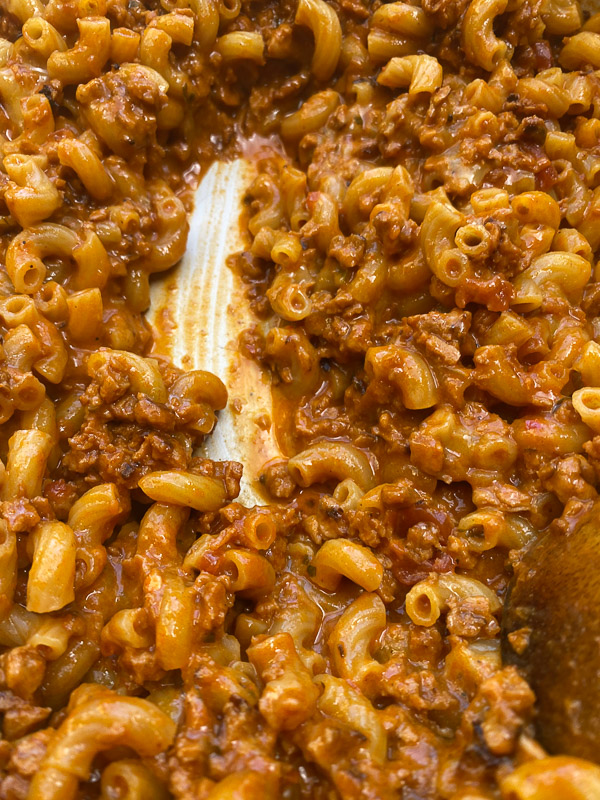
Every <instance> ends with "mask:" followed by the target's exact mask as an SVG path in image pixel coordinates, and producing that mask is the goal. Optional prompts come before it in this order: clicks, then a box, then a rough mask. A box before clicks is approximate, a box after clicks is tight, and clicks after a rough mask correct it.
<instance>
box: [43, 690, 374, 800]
mask: <svg viewBox="0 0 600 800" xmlns="http://www.w3.org/2000/svg"><path fill="white" fill-rule="evenodd" d="M315 682H316V683H320V684H321V686H322V687H323V694H322V695H321V697H320V698H319V701H318V704H317V705H318V707H319V709H320V710H321V711H323V712H324V713H325V714H328V715H329V716H331V717H334V718H336V719H339V720H341V721H342V722H344V723H345V724H346V725H348V727H350V728H352V729H354V730H356V731H358V732H359V733H361V734H362V735H363V736H364V738H365V742H366V744H365V750H366V752H367V753H368V754H369V755H370V756H371V758H372V759H373V760H374V761H376V762H379V763H382V762H383V761H385V759H386V756H387V735H386V732H385V728H384V727H383V723H382V722H381V719H380V718H379V714H378V712H377V711H376V710H375V709H374V708H373V706H372V704H371V703H370V702H369V700H367V698H366V697H363V695H362V694H360V692H357V691H356V689H353V688H352V687H351V686H350V685H349V684H348V683H346V681H344V680H342V679H341V678H334V677H333V675H317V677H316V678H315ZM34 800H35V798H34Z"/></svg>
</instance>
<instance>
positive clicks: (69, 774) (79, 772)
mask: <svg viewBox="0 0 600 800" xmlns="http://www.w3.org/2000/svg"><path fill="white" fill-rule="evenodd" d="M90 695H91V697H90V699H87V700H85V699H84V701H83V702H82V703H81V704H80V705H77V706H76V707H75V708H73V709H72V710H71V711H70V712H69V714H68V716H67V718H66V720H65V721H64V722H63V723H62V725H61V726H60V728H59V729H58V731H57V733H56V736H55V738H54V739H53V740H52V742H51V743H50V746H49V747H48V750H47V752H46V755H45V757H44V759H43V761H42V763H41V766H40V769H39V771H38V772H37V773H36V774H35V775H34V778H33V780H32V782H31V787H30V789H29V798H30V800H74V798H75V796H76V793H77V787H78V784H79V781H80V780H86V779H87V778H88V777H89V774H90V771H91V768H92V762H93V760H94V758H95V756H96V754H97V753H99V752H101V751H103V750H108V749H110V748H113V747H118V746H120V745H126V746H127V747H131V748H132V749H133V750H135V751H136V752H137V753H138V754H139V755H140V756H144V757H149V756H155V755H158V753H162V752H164V751H165V750H166V749H167V748H168V747H169V745H170V744H171V742H172V741H173V739H174V737H175V729H176V726H175V723H174V722H173V721H172V720H171V719H170V718H169V717H168V716H167V715H166V714H164V713H163V712H162V711H160V710H159V709H158V708H157V707H156V706H155V705H153V704H152V703H150V702H149V701H148V700H141V699H139V698H137V697H120V696H119V695H117V694H115V693H114V692H112V691H109V690H107V689H92V691H90Z"/></svg>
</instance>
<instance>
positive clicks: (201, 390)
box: [169, 370, 227, 434]
mask: <svg viewBox="0 0 600 800" xmlns="http://www.w3.org/2000/svg"><path fill="white" fill-rule="evenodd" d="M169 405H170V406H171V407H172V408H173V409H175V411H176V412H177V415H178V416H179V417H180V418H181V419H183V420H185V422H186V424H187V425H189V427H190V428H191V429H192V430H195V431H198V432H199V433H204V434H206V433H210V432H211V431H212V429H213V428H214V426H215V424H216V421H217V418H216V416H215V413H214V409H222V408H225V406H226V405H227V389H226V388H225V385H224V383H223V382H222V381H221V380H219V378H217V376H216V375H213V374H212V373H211V372H205V371H204V370H194V371H192V372H188V373H186V374H185V375H182V376H181V378H178V379H177V380H176V381H175V383H174V384H173V386H171V388H170V389H169Z"/></svg>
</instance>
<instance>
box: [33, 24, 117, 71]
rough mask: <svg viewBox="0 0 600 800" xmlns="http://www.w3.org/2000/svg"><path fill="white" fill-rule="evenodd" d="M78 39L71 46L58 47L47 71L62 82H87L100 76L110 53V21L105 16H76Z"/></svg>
mask: <svg viewBox="0 0 600 800" xmlns="http://www.w3.org/2000/svg"><path fill="white" fill-rule="evenodd" d="M77 27H78V28H79V39H78V40H77V43H76V44H75V46H74V47H72V48H71V49H70V50H65V51H60V50H55V51H54V53H52V54H51V55H50V57H49V58H48V74H49V75H50V77H51V78H57V79H58V80H59V81H61V82H62V83H63V84H71V83H85V82H86V81H89V80H91V79H92V78H96V77H98V75H100V73H101V72H102V68H103V67H104V65H105V64H106V62H107V61H108V59H109V56H110V21H109V20H108V19H107V18H106V17H86V18H84V19H78V20H77Z"/></svg>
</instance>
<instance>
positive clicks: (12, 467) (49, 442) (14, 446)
mask: <svg viewBox="0 0 600 800" xmlns="http://www.w3.org/2000/svg"><path fill="white" fill-rule="evenodd" d="M53 446H54V440H53V439H52V436H50V435H49V434H47V433H45V432H44V431H38V430H36V429H35V428H32V429H31V430H23V431H16V433H14V434H13V435H12V436H11V437H10V439H9V442H8V460H7V462H6V474H5V476H4V482H3V485H2V499H3V500H15V499H17V498H19V497H26V498H28V499H29V500H31V499H32V498H34V497H38V496H39V495H40V494H41V492H42V481H43V479H44V474H45V472H46V462H47V460H48V457H49V455H50V452H51V450H52V447H53Z"/></svg>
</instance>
